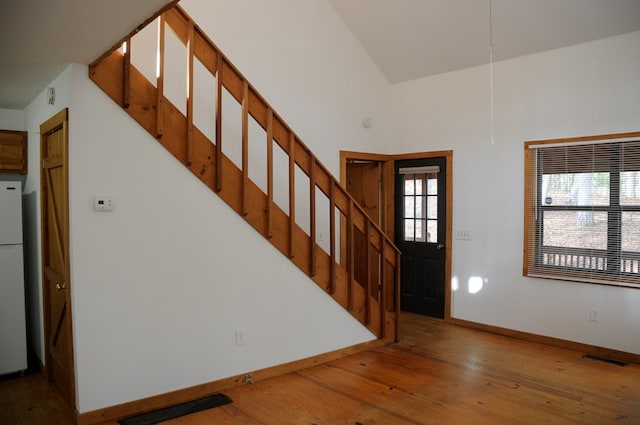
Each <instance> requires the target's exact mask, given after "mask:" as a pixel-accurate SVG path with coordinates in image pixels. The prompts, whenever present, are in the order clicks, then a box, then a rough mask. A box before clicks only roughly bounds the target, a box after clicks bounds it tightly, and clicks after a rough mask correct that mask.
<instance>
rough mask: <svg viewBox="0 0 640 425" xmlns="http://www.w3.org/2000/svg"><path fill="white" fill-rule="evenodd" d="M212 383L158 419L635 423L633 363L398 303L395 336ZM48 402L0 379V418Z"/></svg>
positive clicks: (44, 415)
mask: <svg viewBox="0 0 640 425" xmlns="http://www.w3.org/2000/svg"><path fill="white" fill-rule="evenodd" d="M224 393H225V394H226V395H228V396H229V397H231V399H232V400H233V403H232V404H229V405H226V406H222V407H219V408H215V409H209V410H206V411H203V412H198V413H195V414H192V415H188V416H184V417H181V418H177V419H174V420H172V421H167V422H164V423H163V424H164V425H214V424H215V425H281V424H306V425H310V424H316V425H332V424H345V425H358V424H361V425H377V424H389V425H416V424H430V425H431V424H440V425H445V424H452V425H465V424H473V425H485V424H486V425H489V424H491V425H496V424H509V425H529V424H545V425H547V424H551V425H555V424H557V425H583V424H602V425H607V424H621V425H630V424H636V425H637V424H640V365H635V364H630V365H628V366H626V367H621V366H617V365H613V364H609V363H604V362H600V361H595V360H590V359H584V358H583V354H582V353H579V352H576V351H571V350H566V349H562V348H556V347H551V346H546V345H541V344H537V343H532V342H525V341H520V340H516V339H512V338H508V337H504V336H498V335H494V334H490V333H485V332H481V331H476V330H471V329H467V328H462V327H459V326H454V325H451V324H448V323H445V322H442V321H439V320H434V319H427V318H422V317H420V316H415V315H410V314H403V315H402V321H401V340H400V343H398V344H392V345H388V346H384V347H379V348H376V349H373V350H369V351H366V352H363V353H360V354H356V355H353V356H349V357H345V358H342V359H339V360H335V361H332V362H329V363H326V364H323V365H319V366H315V367H312V368H309V369H305V370H302V371H299V372H296V373H290V374H287V375H283V376H279V377H277V378H272V379H268V380H264V381H260V382H257V383H255V384H253V385H244V386H241V387H236V388H232V389H229V390H227V391H224ZM60 403H62V402H61V400H60V399H59V397H57V394H56V393H55V391H53V390H51V389H50V388H49V387H48V386H47V384H46V383H44V382H43V380H42V377H41V376H40V375H38V374H34V375H29V376H27V377H24V378H11V379H4V380H0V424H11V425H14V424H17V425H21V424H29V425H71V424H72V421H71V419H70V418H69V417H68V416H65V414H64V412H65V409H64V408H63V407H62V405H61V404H60ZM102 425H117V422H115V421H112V422H106V423H104V424H102Z"/></svg>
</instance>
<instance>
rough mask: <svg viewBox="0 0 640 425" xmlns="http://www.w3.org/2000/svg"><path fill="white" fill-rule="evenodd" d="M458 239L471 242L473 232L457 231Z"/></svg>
mask: <svg viewBox="0 0 640 425" xmlns="http://www.w3.org/2000/svg"><path fill="white" fill-rule="evenodd" d="M456 239H458V240H460V241H470V240H471V230H456Z"/></svg>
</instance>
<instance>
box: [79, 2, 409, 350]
mask: <svg viewBox="0 0 640 425" xmlns="http://www.w3.org/2000/svg"><path fill="white" fill-rule="evenodd" d="M151 23H156V25H157V26H158V31H157V42H158V43H157V55H158V64H159V65H158V67H157V68H158V69H157V76H156V78H155V81H150V80H149V79H148V78H147V77H146V76H145V75H144V74H143V73H142V72H141V71H140V70H139V69H138V68H136V66H134V65H133V64H132V54H131V52H132V49H135V48H136V40H135V38H136V36H137V35H139V34H140V31H141V30H142V26H141V27H139V28H138V29H137V30H136V31H135V32H134V33H132V34H130V35H129V36H127V37H126V39H125V40H124V42H123V43H122V44H120V43H119V44H118V46H116V47H114V48H113V50H112V51H109V52H107V53H106V54H104V55H103V56H102V57H101V58H99V59H98V60H97V61H96V62H94V63H93V64H91V65H90V67H89V74H90V78H91V79H92V80H93V81H94V82H95V83H96V84H97V85H98V86H99V87H100V88H101V89H102V90H103V91H104V92H105V93H107V94H108V95H109V96H110V97H111V98H112V99H113V100H114V101H115V102H117V103H118V104H119V105H121V106H122V108H124V109H125V110H126V111H127V112H128V113H129V115H131V117H132V118H133V119H135V120H136V121H137V122H138V123H139V124H140V125H141V126H142V127H144V128H145V129H146V130H147V131H148V132H149V133H150V134H151V135H152V136H153V137H155V139H156V140H157V141H158V142H159V143H160V144H162V145H163V146H164V147H165V148H166V149H167V150H168V151H169V152H171V153H172V154H173V155H174V156H175V158H176V159H177V160H178V161H180V162H182V164H184V166H185V167H187V168H188V169H189V170H190V171H191V172H192V173H193V174H194V175H195V176H197V177H198V178H199V179H200V180H201V181H202V183H204V184H205V185H207V186H208V187H209V188H210V189H211V190H212V191H213V192H215V193H216V194H217V195H218V196H219V197H220V198H222V199H223V200H224V201H225V202H226V203H227V204H228V205H229V206H230V207H231V208H233V209H234V210H235V211H236V212H237V213H238V214H240V215H241V216H242V217H244V219H245V220H246V222H247V223H248V224H250V225H251V226H253V228H254V229H255V230H256V231H258V232H260V234H262V236H264V237H265V238H266V239H267V240H268V241H269V242H271V244H272V245H273V246H274V247H275V248H276V249H278V250H279V251H280V252H281V253H282V254H283V255H284V256H285V257H287V258H288V259H289V260H290V261H292V262H293V263H294V264H295V265H296V266H297V267H298V268H300V270H302V271H303V272H304V273H306V274H307V276H309V278H311V279H312V280H313V281H314V282H315V283H316V284H318V285H319V286H320V287H321V288H322V289H323V290H324V291H326V293H327V294H328V295H330V296H332V297H333V298H334V299H335V300H336V301H337V302H338V303H339V304H340V305H342V307H343V308H345V309H346V310H347V311H349V312H350V313H351V314H352V315H353V316H354V317H355V318H356V319H358V320H359V321H360V322H361V323H362V324H363V325H365V326H366V327H367V328H368V329H369V330H370V331H371V332H373V333H374V334H375V335H376V336H377V337H378V338H379V339H381V340H383V341H385V342H392V341H394V340H396V339H397V337H398V328H397V327H398V312H399V265H400V254H399V251H398V250H397V248H396V247H395V246H394V244H393V241H391V240H390V239H389V238H388V237H387V236H386V235H385V234H384V232H383V231H382V230H381V229H380V228H379V227H378V226H377V225H376V224H375V223H374V222H373V221H371V220H370V219H369V218H368V216H367V215H366V214H365V212H364V211H363V210H362V208H361V207H360V206H359V205H358V204H357V203H356V202H355V201H354V200H353V198H352V197H351V196H350V195H349V194H348V193H347V191H346V190H345V188H343V187H342V186H341V185H340V184H339V182H338V181H337V180H336V179H335V178H334V177H333V176H332V175H331V174H330V173H329V171H327V168H326V167H324V166H323V165H322V164H321V163H320V162H319V161H318V159H317V158H316V157H315V156H314V154H313V153H312V152H311V151H310V150H309V148H308V147H307V146H305V145H304V143H303V142H302V141H301V140H300V139H299V138H298V137H297V136H296V134H295V133H294V132H293V130H291V128H290V127H289V126H288V125H287V124H286V123H285V122H284V121H283V120H282V118H280V117H279V116H278V114H277V113H276V112H275V111H274V110H273V109H272V108H271V106H269V104H268V103H267V101H266V100H265V99H263V98H262V96H260V94H259V93H258V92H257V91H256V90H255V89H254V88H253V87H252V86H251V84H249V82H248V81H247V80H246V79H245V78H244V76H243V75H242V74H241V73H240V72H239V71H238V70H237V69H236V68H235V67H234V66H233V64H231V62H229V60H228V59H227V58H226V57H225V56H224V55H223V54H222V52H221V51H220V50H219V49H218V48H217V47H216V46H215V45H214V44H213V42H212V41H211V40H210V39H209V38H208V37H207V35H206V34H204V33H203V32H202V31H201V30H200V29H199V28H198V26H197V25H196V24H195V23H194V21H193V20H192V19H191V18H190V17H189V16H188V15H187V14H186V13H185V12H184V10H182V8H180V7H179V6H177V5H173V6H171V8H169V9H167V10H165V11H164V12H162V13H161V14H159V15H158V16H157V18H156V17H154V18H152V19H150V20H149V21H148V22H147V24H151ZM167 30H170V31H171V33H168V32H167ZM169 37H172V38H173V39H177V40H179V42H180V43H182V45H183V48H184V51H185V52H186V58H187V61H186V63H187V65H186V75H184V76H183V77H184V80H183V81H185V82H186V86H187V90H186V92H187V94H186V98H185V103H186V105H180V107H178V106H177V105H175V104H174V103H172V102H171V101H170V100H169V99H168V95H167V92H165V87H166V86H167V85H166V84H167V80H166V73H167V70H168V69H174V68H175V67H174V68H169V67H170V65H171V64H172V62H171V61H174V62H180V63H184V56H179V57H175V55H174V56H172V55H171V54H165V52H166V51H167V50H168V49H169V47H168V44H167V39H169ZM183 66H184V65H183ZM196 67H197V68H198V69H197V70H196ZM178 68H179V67H178ZM202 70H205V73H206V75H207V79H208V80H209V81H211V82H212V84H211V85H210V86H208V87H207V88H206V90H211V93H210V94H211V98H212V99H214V101H213V102H212V103H213V104H212V108H211V110H201V109H202V105H201V104H199V103H197V102H194V86H195V84H194V74H195V73H196V71H197V72H200V73H202ZM197 90H198V93H201V90H203V89H202V88H201V87H200V86H198V88H197ZM177 103H181V102H177ZM234 103H235V104H234ZM223 105H224V110H223ZM238 111H239V114H238V115H239V119H237V121H238V122H237V123H236V122H233V120H231V121H230V120H228V119H227V120H224V119H223V117H227V116H228V115H232V114H234V113H235V112H238ZM202 116H208V117H210V121H209V122H208V128H209V129H208V130H207V129H204V126H203V125H202V124H200V127H202V128H199V126H198V125H196V123H195V121H197V120H196V119H195V117H202ZM231 126H233V127H234V128H229V127H231ZM255 128H258V131H259V132H261V134H262V135H263V137H264V139H263V140H264V143H265V144H266V146H264V145H262V146H261V149H262V151H261V152H264V151H266V155H264V154H263V155H256V154H254V153H252V152H253V151H252V150H251V147H250V144H249V139H250V133H251V134H255ZM223 129H224V130H225V134H231V133H234V134H237V135H238V137H236V138H232V137H229V138H228V139H227V138H226V136H225V140H223ZM205 133H208V134H205ZM236 139H237V140H236ZM253 140H254V139H253V137H252V142H253ZM223 142H224V143H223ZM227 143H229V145H227ZM232 143H235V145H234V144H232ZM223 146H224V148H223ZM231 152H241V154H238V155H235V161H234V160H233V159H232V157H233V155H232V154H231ZM265 156H266V158H265ZM274 164H275V166H274ZM283 165H284V166H283ZM250 170H266V172H265V173H264V178H263V179H260V180H261V181H256V180H257V179H256V178H255V172H253V173H251V174H252V176H250ZM301 193H302V194H303V196H302V195H300V194H301ZM282 194H285V195H282ZM287 194H288V196H287ZM300 198H302V199H300ZM305 204H306V205H305ZM327 205H328V207H327ZM301 206H303V207H304V208H300V207H301ZM307 208H308V217H307V213H306V211H307ZM296 211H298V212H300V211H305V214H304V217H303V214H302V213H299V214H296ZM296 215H298V216H296ZM319 229H323V230H322V231H321V230H319ZM327 234H328V236H327ZM363 241H364V242H363ZM356 262H362V263H360V264H364V265H365V267H364V269H365V270H367V271H368V272H367V273H365V275H366V276H364V277H362V276H358V279H356V274H355V264H356Z"/></svg>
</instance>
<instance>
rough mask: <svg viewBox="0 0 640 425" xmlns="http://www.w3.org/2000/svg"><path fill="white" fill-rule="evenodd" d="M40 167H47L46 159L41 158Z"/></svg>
mask: <svg viewBox="0 0 640 425" xmlns="http://www.w3.org/2000/svg"><path fill="white" fill-rule="evenodd" d="M42 168H47V160H46V159H43V160H42Z"/></svg>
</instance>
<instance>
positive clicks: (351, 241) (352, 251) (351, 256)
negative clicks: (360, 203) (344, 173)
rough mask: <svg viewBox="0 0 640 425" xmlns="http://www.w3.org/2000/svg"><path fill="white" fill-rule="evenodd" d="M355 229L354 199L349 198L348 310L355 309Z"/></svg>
mask: <svg viewBox="0 0 640 425" xmlns="http://www.w3.org/2000/svg"><path fill="white" fill-rule="evenodd" d="M354 240H355V229H354V224H353V199H351V198H349V209H348V213H347V271H348V273H349V278H348V285H347V306H348V310H349V311H352V310H353V294H352V291H353V283H354V282H355V280H356V277H355V265H354V263H355V249H354Z"/></svg>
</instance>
